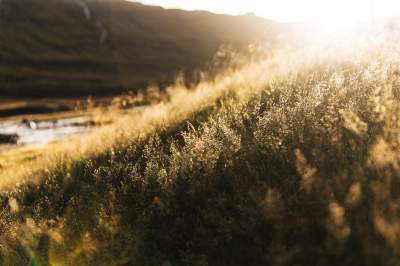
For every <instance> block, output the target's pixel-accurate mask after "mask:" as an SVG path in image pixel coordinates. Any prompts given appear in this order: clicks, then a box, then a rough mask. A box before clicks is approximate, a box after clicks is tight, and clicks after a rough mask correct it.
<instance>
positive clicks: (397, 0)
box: [141, 0, 400, 25]
mask: <svg viewBox="0 0 400 266" xmlns="http://www.w3.org/2000/svg"><path fill="white" fill-rule="evenodd" d="M141 2H143V3H145V4H153V5H161V6H164V7H167V8H180V9H187V10H198V9H201V10H209V11H212V12H216V13H226V14H244V13H249V12H253V13H255V14H256V15H258V16H262V17H265V18H269V19H273V20H276V21H279V22H299V21H304V22H314V23H324V24H337V25H342V24H349V23H354V22H358V21H371V20H372V19H373V18H382V17H390V16H400V0H196V1H193V0H143V1H141Z"/></svg>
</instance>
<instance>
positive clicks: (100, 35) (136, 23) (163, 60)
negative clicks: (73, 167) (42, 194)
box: [0, 0, 276, 98]
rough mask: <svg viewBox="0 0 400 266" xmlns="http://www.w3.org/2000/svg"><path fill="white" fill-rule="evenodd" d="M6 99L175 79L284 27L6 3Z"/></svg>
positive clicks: (0, 84) (47, 2)
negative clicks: (228, 48)
mask: <svg viewBox="0 0 400 266" xmlns="http://www.w3.org/2000/svg"><path fill="white" fill-rule="evenodd" d="M0 27H1V32H0V94H1V95H2V96H5V97H7V96H8V97H18V98H20V97H44V96H47V97H49V96H51V97H53V96H86V95H88V94H94V95H104V94H111V93H115V92H121V91H123V90H124V91H125V90H135V89H137V88H139V87H144V86H146V85H147V84H149V83H153V82H154V83H158V84H162V83H165V82H170V81H171V80H172V79H173V78H174V76H175V75H176V73H177V72H178V71H180V70H183V69H184V70H185V71H186V73H190V71H191V70H194V69H196V68H199V67H204V66H205V65H206V63H207V62H208V61H209V60H210V59H212V57H213V56H214V54H215V53H216V52H217V50H218V49H219V47H220V46H221V45H223V44H232V45H233V46H234V47H237V48H240V47H243V46H245V45H247V44H249V43H251V42H255V41H260V40H263V39H264V38H265V36H270V38H272V36H273V34H272V32H273V31H274V29H275V28H276V25H275V24H274V23H272V22H269V21H266V20H263V19H260V18H257V17H254V16H251V15H246V16H237V17H234V16H227V15H215V14H211V13H208V12H186V11H180V10H165V9H162V8H160V7H153V6H145V5H142V4H139V3H133V2H127V1H123V0H3V1H1V2H0Z"/></svg>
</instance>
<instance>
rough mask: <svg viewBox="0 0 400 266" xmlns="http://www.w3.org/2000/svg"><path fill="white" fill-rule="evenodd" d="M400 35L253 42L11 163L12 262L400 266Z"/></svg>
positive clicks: (1, 239)
mask: <svg viewBox="0 0 400 266" xmlns="http://www.w3.org/2000/svg"><path fill="white" fill-rule="evenodd" d="M398 40H399V36H398V34H397V33H396V32H395V31H386V32H384V33H380V34H379V35H377V34H374V33H368V34H365V35H362V36H357V37H355V38H354V39H351V40H348V41H345V40H336V41H330V42H326V43H316V44H311V43H310V44H308V45H307V46H302V45H297V46H290V45H285V46H282V47H280V48H277V47H274V48H271V47H269V46H267V47H260V48H255V47H252V51H251V53H252V54H253V55H254V56H248V55H247V56H246V57H245V58H243V57H240V55H235V56H233V58H232V60H231V63H232V64H233V65H234V66H235V67H226V69H224V70H221V71H220V74H219V75H217V76H213V77H209V78H204V80H202V81H200V82H199V83H197V84H195V85H192V86H190V87H188V86H187V85H185V83H184V82H182V80H177V82H176V84H175V85H173V86H170V87H168V88H167V90H166V94H165V95H164V97H162V100H161V101H159V102H158V103H154V104H152V105H150V106H149V107H147V108H145V109H143V110H140V111H134V112H126V113H124V115H117V114H114V115H113V112H112V111H109V112H108V113H107V115H109V116H112V117H113V121H114V122H113V123H112V124H110V125H109V126H106V127H104V128H102V129H100V130H98V131H96V132H95V133H93V134H91V135H89V136H86V137H82V138H79V139H70V140H68V141H65V142H64V143H57V144H54V146H53V147H52V148H51V149H47V151H45V152H42V153H40V156H35V158H33V159H32V160H28V161H25V162H24V163H18V164H15V165H14V166H13V165H10V167H8V168H7V169H6V170H3V171H1V173H0V177H1V183H0V185H1V196H0V264H2V265H164V266H167V265H398V261H399V259H400V238H399V235H400V204H399V203H400V190H399V188H400V186H399V185H400V183H399V182H400V179H399V171H400V169H399V167H400V156H399V152H398V149H399V145H400V138H399V132H400V120H399V119H400V117H399V111H400V103H399V97H400V87H399V86H400V60H399V59H400V49H399V47H398V45H397V43H398V42H397V41H398ZM205 76H207V75H205Z"/></svg>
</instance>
